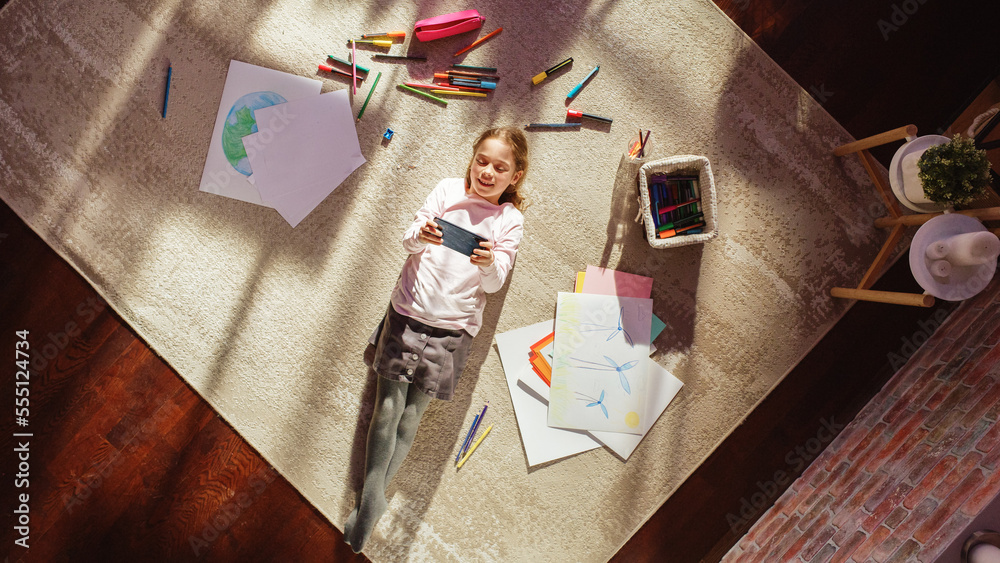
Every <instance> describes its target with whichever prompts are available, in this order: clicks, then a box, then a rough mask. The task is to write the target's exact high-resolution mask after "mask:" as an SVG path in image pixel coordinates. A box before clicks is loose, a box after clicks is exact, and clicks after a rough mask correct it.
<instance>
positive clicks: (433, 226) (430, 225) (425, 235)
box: [419, 219, 443, 246]
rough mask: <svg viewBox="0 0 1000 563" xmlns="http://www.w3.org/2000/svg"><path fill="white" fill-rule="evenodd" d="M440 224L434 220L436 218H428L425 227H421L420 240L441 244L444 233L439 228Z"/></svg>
mask: <svg viewBox="0 0 1000 563" xmlns="http://www.w3.org/2000/svg"><path fill="white" fill-rule="evenodd" d="M439 226H440V225H438V224H437V223H435V222H434V219H428V220H427V223H425V224H424V226H423V227H420V236H419V238H420V241H421V242H425V243H428V244H436V245H438V246H440V245H441V235H442V234H443V233H441V231H440V230H438V227H439Z"/></svg>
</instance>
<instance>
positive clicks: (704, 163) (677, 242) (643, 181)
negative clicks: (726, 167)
mask: <svg viewBox="0 0 1000 563" xmlns="http://www.w3.org/2000/svg"><path fill="white" fill-rule="evenodd" d="M681 170H686V171H697V172H698V189H699V190H700V192H701V212H702V213H704V215H705V227H704V228H703V232H701V233H699V234H696V235H686V236H675V237H670V238H664V239H661V238H657V236H656V225H655V223H653V213H652V211H651V210H650V202H649V178H650V177H651V176H653V175H654V174H671V173H673V172H678V171H681ZM716 207H717V205H716V198H715V180H714V179H713V178H712V165H711V164H709V162H708V159H707V158H705V157H703V156H694V155H678V156H671V157H668V158H661V159H659V160H653V161H650V162H647V163H646V164H643V165H642V167H641V168H639V208H640V211H641V214H642V221H643V223H645V226H646V229H645V230H646V240H647V241H649V245H650V246H652V247H653V248H673V247H675V246H687V245H689V244H701V243H703V242H707V241H710V240H712V239H713V238H715V237H716V236H718V234H719V231H718V227H717V225H716V223H715V216H716V212H717V209H716Z"/></svg>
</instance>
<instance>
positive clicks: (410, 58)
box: [372, 53, 427, 61]
mask: <svg viewBox="0 0 1000 563" xmlns="http://www.w3.org/2000/svg"><path fill="white" fill-rule="evenodd" d="M372 56H373V57H375V58H376V59H399V60H404V61H426V60H427V57H424V56H422V55H383V54H382V53H375V54H374V55H372Z"/></svg>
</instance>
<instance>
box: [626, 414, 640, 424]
mask: <svg viewBox="0 0 1000 563" xmlns="http://www.w3.org/2000/svg"><path fill="white" fill-rule="evenodd" d="M625 424H627V425H628V427H629V428H635V427H636V426H639V413H637V412H635V411H632V412H630V413H628V414H626V415H625Z"/></svg>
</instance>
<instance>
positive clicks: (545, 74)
mask: <svg viewBox="0 0 1000 563" xmlns="http://www.w3.org/2000/svg"><path fill="white" fill-rule="evenodd" d="M572 62H573V57H570V58H568V59H566V60H565V61H563V62H561V63H559V64H557V65H555V66H553V67H552V68H550V69H548V70H546V71H542V72H539V73H538V74H536V75H535V76H534V78H532V79H531V82H532V84H538V83H539V82H541V81H542V80H545V79H546V78H548V76H549V75H550V74H552V73H553V72H555V71H557V70H559V69H561V68H563V67H564V66H566V65H568V64H570V63H572Z"/></svg>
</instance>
